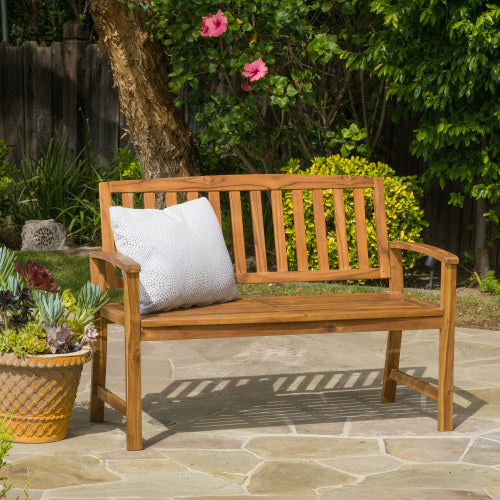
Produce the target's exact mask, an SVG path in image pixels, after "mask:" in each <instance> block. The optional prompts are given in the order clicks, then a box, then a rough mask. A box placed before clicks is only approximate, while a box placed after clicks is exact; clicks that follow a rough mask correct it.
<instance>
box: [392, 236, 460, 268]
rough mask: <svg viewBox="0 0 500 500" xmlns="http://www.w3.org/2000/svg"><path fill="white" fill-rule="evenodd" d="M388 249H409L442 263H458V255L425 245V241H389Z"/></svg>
mask: <svg viewBox="0 0 500 500" xmlns="http://www.w3.org/2000/svg"><path fill="white" fill-rule="evenodd" d="M389 248H390V249H398V250H410V251H412V252H418V253H421V254H424V255H428V256H429V257H434V258H435V259H436V260H439V261H440V262H442V263H444V264H458V257H457V256H456V255H454V254H452V253H450V252H447V251H446V250H442V249H441V248H438V247H433V246H432V245H426V244H425V243H414V242H410V241H390V242H389Z"/></svg>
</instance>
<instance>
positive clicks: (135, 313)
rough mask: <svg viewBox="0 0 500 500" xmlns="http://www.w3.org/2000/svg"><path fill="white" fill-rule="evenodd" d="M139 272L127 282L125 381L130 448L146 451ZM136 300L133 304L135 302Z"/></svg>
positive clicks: (128, 445) (125, 289) (125, 300)
mask: <svg viewBox="0 0 500 500" xmlns="http://www.w3.org/2000/svg"><path fill="white" fill-rule="evenodd" d="M138 297H139V274H134V275H132V276H127V278H126V280H125V281H124V304H128V305H129V307H127V308H126V309H125V384H126V414H125V417H126V420H127V450H131V451H133V450H142V401H141V396H142V391H141V319H140V315H139V305H138V304H133V301H134V298H138ZM131 303H132V304H131Z"/></svg>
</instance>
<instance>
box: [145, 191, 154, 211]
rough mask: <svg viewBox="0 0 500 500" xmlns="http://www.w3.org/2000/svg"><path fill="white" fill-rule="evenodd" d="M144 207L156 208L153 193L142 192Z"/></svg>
mask: <svg viewBox="0 0 500 500" xmlns="http://www.w3.org/2000/svg"><path fill="white" fill-rule="evenodd" d="M144 208H156V201H155V194H154V193H144Z"/></svg>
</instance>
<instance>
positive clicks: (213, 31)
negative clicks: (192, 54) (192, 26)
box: [201, 9, 227, 37]
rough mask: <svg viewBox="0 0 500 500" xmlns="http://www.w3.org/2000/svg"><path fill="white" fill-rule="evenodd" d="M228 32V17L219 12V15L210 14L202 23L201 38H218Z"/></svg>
mask: <svg viewBox="0 0 500 500" xmlns="http://www.w3.org/2000/svg"><path fill="white" fill-rule="evenodd" d="M226 30H227V17H226V16H225V15H224V12H222V10H220V9H219V10H218V11H217V14H215V15H213V14H208V16H205V17H203V18H202V21H201V36H213V37H217V36H220V35H222V33H224V32H225V31H226Z"/></svg>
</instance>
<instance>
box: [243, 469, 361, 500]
mask: <svg viewBox="0 0 500 500" xmlns="http://www.w3.org/2000/svg"><path fill="white" fill-rule="evenodd" d="M355 479H356V478H355V477H353V476H350V475H348V474H343V473H342V472H338V471H336V470H334V469H330V468H329V467H325V466H323V465H320V464H317V463H314V462H265V463H264V464H263V465H262V466H261V467H259V468H258V469H257V470H256V471H255V472H254V474H253V475H252V478H251V479H250V484H249V485H248V491H249V493H251V494H266V493H267V494H273V493H274V494H276V495H278V494H294V495H299V494H308V493H312V490H314V489H316V488H319V487H321V486H339V485H342V484H348V483H352V482H353V481H355Z"/></svg>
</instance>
